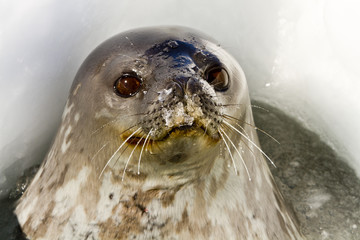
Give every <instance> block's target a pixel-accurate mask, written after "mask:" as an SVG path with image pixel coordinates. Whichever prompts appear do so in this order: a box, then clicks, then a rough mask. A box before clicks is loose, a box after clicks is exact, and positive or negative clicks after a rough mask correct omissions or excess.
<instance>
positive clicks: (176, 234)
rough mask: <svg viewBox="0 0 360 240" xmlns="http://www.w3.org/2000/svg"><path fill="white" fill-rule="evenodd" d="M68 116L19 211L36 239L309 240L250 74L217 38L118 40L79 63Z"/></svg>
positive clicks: (189, 33) (162, 33) (188, 33)
mask: <svg viewBox="0 0 360 240" xmlns="http://www.w3.org/2000/svg"><path fill="white" fill-rule="evenodd" d="M62 118H63V119H62V125H61V127H60V129H59V131H58V133H57V136H56V138H55V141H54V144H53V146H52V148H51V149H50V151H49V153H48V155H47V157H46V159H45V161H44V163H43V164H42V166H41V168H40V170H39V172H38V173H37V175H36V176H35V178H34V179H33V181H32V183H31V185H30V186H29V188H28V189H27V191H26V193H25V194H24V195H23V197H22V199H21V200H20V203H19V205H18V206H17V209H16V214H17V216H18V220H19V223H20V225H21V227H22V229H23V231H24V232H25V234H26V235H27V236H28V237H29V238H30V239H301V238H302V236H301V234H300V233H299V230H298V227H297V225H296V222H295V220H294V218H293V216H292V214H291V211H290V210H288V209H287V207H286V206H285V204H284V200H283V198H282V195H281V194H280V192H279V191H278V189H277V187H276V186H275V184H274V181H273V178H272V176H271V174H270V172H269V169H268V167H267V163H266V161H265V159H264V157H263V154H264V153H263V152H262V150H261V149H260V148H259V147H258V140H257V135H256V132H255V127H254V122H253V117H252V112H251V106H250V100H249V95H248V90H247V84H246V80H245V76H244V73H243V72H242V70H241V67H240V66H239V65H238V64H237V62H236V61H235V60H234V59H233V58H232V57H231V56H230V55H229V54H228V53H227V52H225V50H223V49H222V48H221V47H220V46H219V45H217V44H215V43H214V41H213V40H211V39H210V38H209V37H206V36H204V35H202V34H200V33H198V32H196V31H194V30H192V29H188V28H181V27H162V28H144V29H137V30H132V31H128V32H125V33H122V34H119V35H116V36H114V37H113V38H111V39H109V40H107V41H105V42H104V43H103V44H101V45H100V46H99V47H97V48H96V49H95V50H94V51H93V52H92V53H91V54H90V55H89V56H88V58H87V59H86V60H85V62H84V63H83V64H82V66H81V68H80V69H79V71H78V73H77V75H76V77H75V80H74V83H73V86H72V88H71V92H70V96H69V99H68V101H67V104H66V107H65V110H64V114H63V117H62ZM265 156H266V155H265Z"/></svg>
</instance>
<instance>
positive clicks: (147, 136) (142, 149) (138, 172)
mask: <svg viewBox="0 0 360 240" xmlns="http://www.w3.org/2000/svg"><path fill="white" fill-rule="evenodd" d="M152 130H153V129H150V131H149V133H148V134H147V135H146V138H145V141H144V144H143V146H142V148H141V152H140V156H139V161H138V171H137V174H140V161H141V156H142V153H143V151H144V147H145V145H146V142H147V140H148V138H149V136H150V134H151V132H152ZM149 142H150V141H149Z"/></svg>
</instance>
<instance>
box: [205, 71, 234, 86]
mask: <svg viewBox="0 0 360 240" xmlns="http://www.w3.org/2000/svg"><path fill="white" fill-rule="evenodd" d="M207 81H208V83H210V84H211V85H212V86H214V89H215V90H216V91H226V90H227V89H228V88H229V75H228V73H227V72H226V70H225V69H223V68H221V67H217V68H213V69H211V70H210V71H209V72H208V74H207Z"/></svg>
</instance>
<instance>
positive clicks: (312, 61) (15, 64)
mask: <svg viewBox="0 0 360 240" xmlns="http://www.w3.org/2000/svg"><path fill="white" fill-rule="evenodd" d="M359 7H360V3H359V2H358V1H356V0H344V1H336V0H326V1H325V0H304V1H296V0H288V1H283V0H270V1H262V0H225V1H215V0H207V1H204V0H201V1H196V2H194V1H190V0H185V1H181V2H179V1H176V0H169V1H162V0H152V1H145V0H132V1H130V0H124V1H116V0H112V1H111V0H110V1H95V0H92V1H85V0H79V1H76V3H74V2H73V1H55V0H29V1H25V2H24V1H21V0H14V1H1V2H0V52H1V54H0V102H1V104H0V123H1V133H0V134H1V135H0V176H1V181H0V182H1V183H0V190H2V192H3V193H4V192H6V189H8V187H9V186H10V185H11V184H13V183H14V181H15V179H16V178H17V177H18V176H19V175H20V174H21V173H22V171H23V170H24V169H25V168H28V167H29V166H31V165H33V164H34V163H35V162H40V161H41V160H42V158H43V157H44V155H45V153H46V151H47V148H48V146H49V144H50V142H51V139H52V137H53V135H54V133H55V131H56V128H57V126H58V124H59V121H60V118H61V113H62V110H63V107H64V105H65V102H66V98H67V93H68V90H69V88H70V85H71V82H72V80H73V78H74V75H75V73H76V71H77V69H78V68H79V66H80V64H81V63H82V61H83V60H84V58H85V57H86V56H87V55H88V53H89V52H90V51H91V50H92V49H94V48H95V47H96V46H97V45H98V44H99V43H100V42H102V41H104V40H105V39H107V38H108V37H110V36H112V35H114V34H116V33H118V32H122V31H124V30H127V29H131V28H135V27H143V26H149V25H183V26H189V27H193V28H197V29H199V30H202V31H203V32H205V33H207V34H208V35H210V36H212V37H214V38H215V39H217V40H219V42H221V45H222V46H223V47H224V48H225V49H226V50H227V51H229V52H230V53H231V54H232V55H234V56H235V58H237V60H238V61H239V63H240V65H242V66H243V68H244V72H245V74H246V76H247V79H248V84H249V87H250V92H251V95H252V97H253V98H256V99H260V100H265V101H267V102H269V103H271V104H273V105H276V106H278V107H279V108H281V109H282V110H284V111H285V112H287V113H288V114H289V115H291V116H295V117H296V118H297V119H298V120H300V121H302V122H303V123H304V124H305V125H306V126H307V127H308V128H310V129H312V130H314V131H315V132H316V133H318V134H319V135H320V136H321V138H322V139H324V140H325V141H326V142H327V143H328V144H329V145H331V146H332V147H333V148H334V149H335V150H336V151H337V152H338V153H340V154H342V156H344V157H345V158H346V159H347V160H348V162H349V163H350V164H351V165H352V166H353V167H354V168H355V169H356V170H357V172H358V174H360V158H359V157H358V156H360V148H359V142H360V125H359V124H358V122H359V119H360V95H359V92H360V81H359V78H360V68H359V67H358V64H359V59H360V44H359V42H360V33H359V30H358V29H359V28H358V23H359V22H360V15H358V13H357V12H358V9H359ZM204 8H206V10H204ZM148 9H151V11H148ZM214 12H216V16H221V21H217V22H216V25H214ZM134 13H136V14H135V15H134ZM199 13H200V14H199ZM4 179H5V180H4Z"/></svg>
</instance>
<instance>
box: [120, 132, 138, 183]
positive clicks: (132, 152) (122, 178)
mask: <svg viewBox="0 0 360 240" xmlns="http://www.w3.org/2000/svg"><path fill="white" fill-rule="evenodd" d="M142 139H143V137H141V138H140V139H139V140H138V142H137V143H136V145H135V147H134V148H133V150H132V151H131V153H130V155H129V157H128V159H127V161H126V164H125V167H124V171H123V174H122V177H121V181H122V182H123V181H124V177H125V173H126V169H127V166H128V164H129V162H130V159H131V157H132V155H133V154H134V152H135V149H136V148H137V146H138V145H139V144H140V142H141V140H142Z"/></svg>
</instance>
